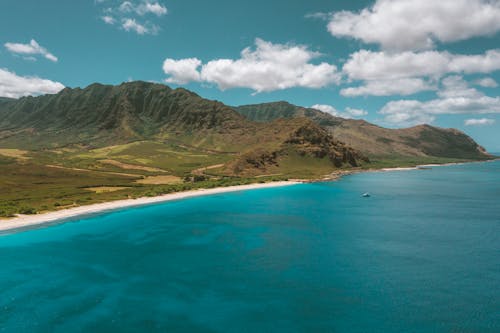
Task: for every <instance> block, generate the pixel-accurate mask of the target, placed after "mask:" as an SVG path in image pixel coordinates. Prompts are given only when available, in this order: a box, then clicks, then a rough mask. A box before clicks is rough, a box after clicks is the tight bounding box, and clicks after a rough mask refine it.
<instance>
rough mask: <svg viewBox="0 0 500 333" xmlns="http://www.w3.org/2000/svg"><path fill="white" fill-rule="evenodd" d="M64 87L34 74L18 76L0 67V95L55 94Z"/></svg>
mask: <svg viewBox="0 0 500 333" xmlns="http://www.w3.org/2000/svg"><path fill="white" fill-rule="evenodd" d="M62 89H64V85H63V84H62V83H60V82H55V81H51V80H46V79H41V78H38V77H35V76H19V75H16V73H14V72H10V71H9V70H7V69H1V68H0V96H1V97H10V98H18V97H21V96H28V95H41V94H55V93H57V92H59V91H60V90H62Z"/></svg>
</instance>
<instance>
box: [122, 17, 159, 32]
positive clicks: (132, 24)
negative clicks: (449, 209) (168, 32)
mask: <svg viewBox="0 0 500 333" xmlns="http://www.w3.org/2000/svg"><path fill="white" fill-rule="evenodd" d="M122 28H123V29H124V30H125V31H134V32H136V33H137V34H138V35H144V34H152V35H155V34H156V33H158V27H157V26H155V25H149V26H146V25H143V24H140V23H138V22H137V21H136V20H135V19H131V18H125V19H123V20H122Z"/></svg>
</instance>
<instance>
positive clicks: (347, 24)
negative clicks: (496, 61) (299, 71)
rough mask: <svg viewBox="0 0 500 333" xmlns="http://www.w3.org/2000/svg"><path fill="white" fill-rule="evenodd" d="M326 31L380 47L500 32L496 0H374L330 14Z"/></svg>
mask: <svg viewBox="0 0 500 333" xmlns="http://www.w3.org/2000/svg"><path fill="white" fill-rule="evenodd" d="M328 30H329V32H330V33H331V34H332V35H333V36H336V37H349V38H354V39H359V40H361V41H363V42H365V43H374V44H379V45H380V46H381V47H382V48H383V49H390V50H399V51H401V50H415V49H419V50H421V49H429V48H432V47H434V46H435V43H436V42H437V41H439V42H443V43H447V42H454V41H460V40H466V39H469V38H471V37H476V36H488V35H492V34H494V33H496V32H497V31H500V2H499V1H497V0H439V1H437V0H377V1H376V2H375V4H374V5H373V6H372V7H370V8H365V9H363V10H362V11H360V12H358V13H355V12H350V11H340V12H336V13H332V15H331V19H330V22H329V23H328Z"/></svg>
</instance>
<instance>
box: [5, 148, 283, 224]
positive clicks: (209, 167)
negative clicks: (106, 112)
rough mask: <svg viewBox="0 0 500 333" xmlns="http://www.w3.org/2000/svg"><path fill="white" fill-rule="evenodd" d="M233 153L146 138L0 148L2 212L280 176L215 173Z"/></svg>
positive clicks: (33, 211)
mask: <svg viewBox="0 0 500 333" xmlns="http://www.w3.org/2000/svg"><path fill="white" fill-rule="evenodd" d="M231 158H233V156H230V155H226V154H222V155H221V154H215V153H213V152H206V151H203V150H199V149H187V148H183V147H178V146H173V145H170V144H161V143H155V142H147V141H143V142H137V143H132V144H127V145H120V146H112V147H106V148H101V149H95V150H89V151H85V150H79V149H59V150H56V151H50V150H43V151H18V150H13V149H1V150H0V217H12V216H15V215H16V214H36V213H42V212H47V211H53V210H58V209H64V208H69V207H74V206H80V205H87V204H92V203H99V202H106V201H112V200H119V199H126V198H136V197H144V196H155V195H160V194H165V193H171V192H178V191H185V190H190V189H196V188H213V187H218V186H230V185H239V184H248V183H251V182H263V181H270V180H281V179H283V177H277V176H272V177H267V176H264V177H261V178H259V179H257V178H245V177H230V176H225V175H221V174H217V170H216V168H213V167H214V166H220V165H223V164H224V163H225V162H226V161H228V160H230V159H231ZM110 161H112V162H110ZM205 172H207V174H205ZM208 172H210V174H208Z"/></svg>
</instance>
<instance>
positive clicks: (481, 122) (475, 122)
mask: <svg viewBox="0 0 500 333" xmlns="http://www.w3.org/2000/svg"><path fill="white" fill-rule="evenodd" d="M494 123H495V119H489V118H480V119H466V120H465V121H464V125H465V126H486V125H493V124H494Z"/></svg>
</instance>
